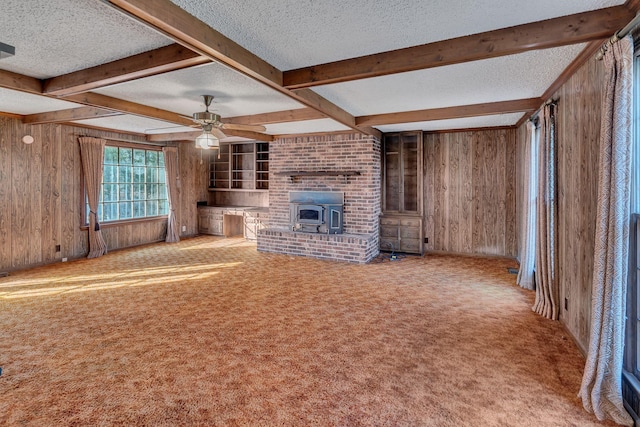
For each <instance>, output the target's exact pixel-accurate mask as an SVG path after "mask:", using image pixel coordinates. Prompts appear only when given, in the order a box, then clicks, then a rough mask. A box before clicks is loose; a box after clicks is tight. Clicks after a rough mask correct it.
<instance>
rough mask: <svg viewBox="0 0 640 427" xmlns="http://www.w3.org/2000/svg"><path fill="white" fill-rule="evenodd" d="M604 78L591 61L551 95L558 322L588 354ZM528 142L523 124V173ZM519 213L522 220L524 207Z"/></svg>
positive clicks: (520, 158) (520, 140)
mask: <svg viewBox="0 0 640 427" xmlns="http://www.w3.org/2000/svg"><path fill="white" fill-rule="evenodd" d="M603 79H604V70H603V67H602V62H601V61H597V60H595V59H591V60H589V62H587V63H586V64H585V65H584V66H582V67H581V68H580V69H579V70H578V71H577V72H576V73H575V74H574V75H573V76H572V77H571V78H570V79H569V80H568V81H567V83H565V84H564V85H563V86H562V87H561V88H560V89H559V90H558V91H557V92H556V93H555V94H554V96H553V98H554V99H558V116H557V124H558V126H557V132H558V133H557V138H558V168H557V170H558V236H557V237H558V240H557V244H558V246H557V251H558V271H557V274H558V284H559V287H560V301H559V302H560V321H561V322H562V323H564V324H565V326H566V328H567V330H568V331H569V332H570V333H571V335H572V336H573V337H574V340H575V341H576V343H577V344H578V345H579V346H580V347H581V349H582V351H583V352H585V353H586V351H587V349H588V346H589V328H590V325H591V285H592V283H591V282H592V279H593V251H594V247H595V225H596V207H597V182H598V146H599V138H600V118H601V117H600V114H601V113H600V110H601V101H602V89H603V85H604V80H603ZM524 137H525V130H524V125H523V126H521V127H520V128H519V129H518V132H517V144H518V171H522V169H523V168H522V161H523V156H524V151H523V146H524ZM523 185H524V177H523V176H522V175H521V173H518V177H517V188H518V193H519V194H520V193H521V192H522V188H523ZM519 205H520V204H519ZM518 209H519V210H518V217H519V219H521V215H522V212H521V206H519V207H518ZM520 244H521V242H519V246H518V247H519V248H520ZM565 298H566V307H565Z"/></svg>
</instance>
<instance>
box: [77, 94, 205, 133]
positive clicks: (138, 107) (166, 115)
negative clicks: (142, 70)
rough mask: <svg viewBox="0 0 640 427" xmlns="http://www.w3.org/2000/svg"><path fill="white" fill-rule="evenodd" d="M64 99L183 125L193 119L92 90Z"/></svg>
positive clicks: (187, 124) (191, 121)
mask: <svg viewBox="0 0 640 427" xmlns="http://www.w3.org/2000/svg"><path fill="white" fill-rule="evenodd" d="M65 100H67V101H71V102H77V103H78V104H84V105H89V106H92V107H98V108H106V109H109V110H115V111H119V112H121V113H124V114H133V115H135V116H141V117H147V118H150V119H156V120H164V121H166V122H170V123H176V124H179V125H183V126H192V125H193V120H191V119H190V118H188V117H185V116H182V115H180V114H177V113H174V112H172V111H167V110H161V109H159V108H155V107H149V106H147V105H142V104H136V103H135V102H129V101H125V100H122V99H118V98H112V97H110V96H106V95H100V94H98V93H94V92H86V93H79V94H76V95H70V96H68V97H66V98H65Z"/></svg>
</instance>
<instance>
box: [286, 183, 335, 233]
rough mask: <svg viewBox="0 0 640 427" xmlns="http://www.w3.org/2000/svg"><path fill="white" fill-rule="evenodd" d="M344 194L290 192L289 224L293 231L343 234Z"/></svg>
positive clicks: (331, 192)
mask: <svg viewBox="0 0 640 427" xmlns="http://www.w3.org/2000/svg"><path fill="white" fill-rule="evenodd" d="M343 205H344V193H341V192H336V191H291V192H289V223H290V225H291V229H292V230H293V231H301V232H305V233H322V234H342V228H343V213H344V211H343Z"/></svg>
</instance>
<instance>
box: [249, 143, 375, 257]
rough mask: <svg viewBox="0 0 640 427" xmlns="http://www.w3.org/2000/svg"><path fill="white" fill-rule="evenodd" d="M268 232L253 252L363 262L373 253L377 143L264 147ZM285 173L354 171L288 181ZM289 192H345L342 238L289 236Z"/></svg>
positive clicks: (296, 144)
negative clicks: (267, 149)
mask: <svg viewBox="0 0 640 427" xmlns="http://www.w3.org/2000/svg"><path fill="white" fill-rule="evenodd" d="M269 169H270V171H269V175H270V176H269V228H267V229H265V230H262V231H260V232H259V234H258V250H260V251H265V252H277V253H285V254H290V255H301V256H310V257H314V258H323V259H332V260H339V261H349V262H358V263H366V262H369V261H370V260H371V259H373V258H374V257H375V256H376V255H377V254H378V227H379V222H378V221H379V216H380V141H378V140H377V139H376V138H374V137H372V136H367V135H360V134H340V135H322V136H307V137H292V138H282V139H278V140H276V141H273V142H271V143H270V144H269ZM286 171H303V172H315V171H326V172H337V171H357V172H359V173H360V175H354V176H340V175H338V176H299V177H290V176H287V175H285V174H284V173H285V172H286ZM289 191H341V192H344V195H345V198H344V200H345V202H344V223H343V225H344V234H332V235H326V234H315V233H302V232H294V231H291V226H290V223H289Z"/></svg>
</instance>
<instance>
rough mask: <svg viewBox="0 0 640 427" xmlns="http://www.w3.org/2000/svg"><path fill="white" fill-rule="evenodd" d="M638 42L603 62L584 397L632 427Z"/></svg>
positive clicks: (615, 49) (626, 43)
mask: <svg viewBox="0 0 640 427" xmlns="http://www.w3.org/2000/svg"><path fill="white" fill-rule="evenodd" d="M632 64H633V41H632V39H631V37H630V36H629V37H626V38H624V39H622V40H620V41H618V42H617V43H614V44H613V45H611V46H609V49H608V51H607V52H606V53H605V56H604V67H605V76H606V79H605V85H606V88H605V92H604V98H603V102H602V123H601V127H600V162H599V171H598V172H599V174H598V210H597V222H596V241H595V254H594V259H593V264H594V265H593V283H592V289H591V331H590V334H589V352H588V354H587V362H586V365H585V369H584V375H583V377H582V385H581V387H580V393H579V396H580V397H581V398H582V404H583V405H584V407H585V409H587V410H588V411H590V412H593V413H594V414H595V415H596V417H598V419H599V420H604V419H607V418H610V419H612V420H613V421H615V422H617V423H618V424H623V425H629V426H631V425H633V420H632V418H631V417H630V416H629V414H628V413H627V412H626V411H625V409H624V405H623V401H622V361H623V349H624V322H625V307H626V289H627V274H628V271H627V268H628V250H629V229H628V227H629V203H630V185H631V167H630V164H631V161H630V160H631V126H632V84H633V71H632Z"/></svg>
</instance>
